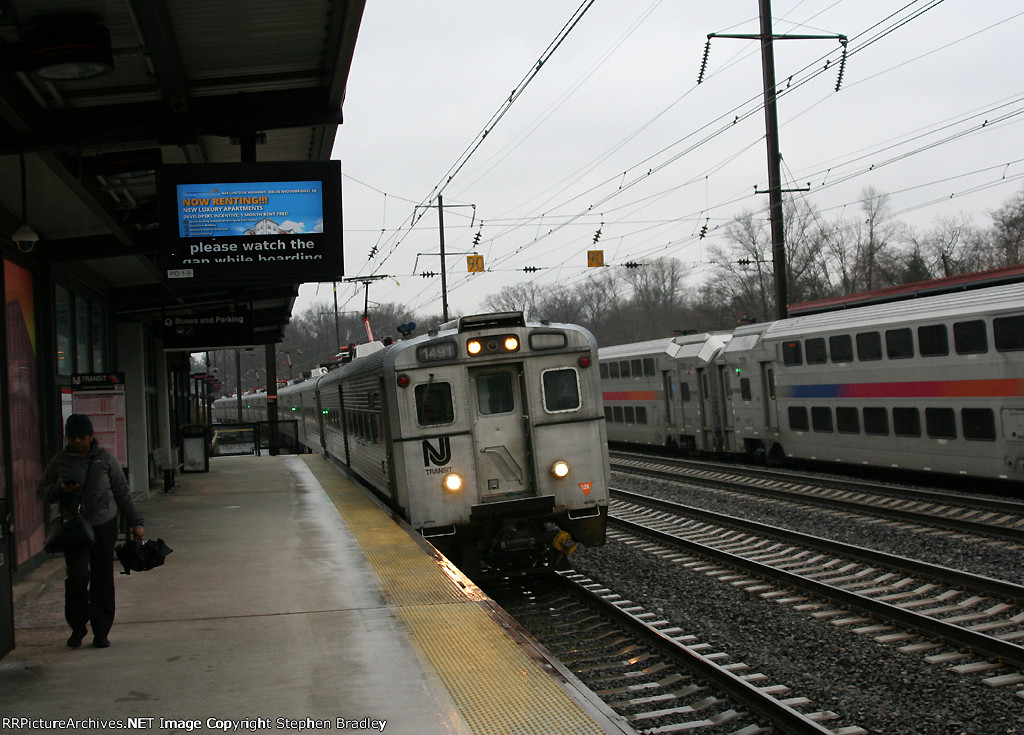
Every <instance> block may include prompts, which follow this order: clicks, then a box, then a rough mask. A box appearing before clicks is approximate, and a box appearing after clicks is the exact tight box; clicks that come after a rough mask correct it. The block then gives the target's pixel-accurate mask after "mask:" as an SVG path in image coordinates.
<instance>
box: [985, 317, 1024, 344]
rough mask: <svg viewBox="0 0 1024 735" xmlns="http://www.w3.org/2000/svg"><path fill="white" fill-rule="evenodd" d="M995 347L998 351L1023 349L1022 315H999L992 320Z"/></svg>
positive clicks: (1023, 324)
mask: <svg viewBox="0 0 1024 735" xmlns="http://www.w3.org/2000/svg"><path fill="white" fill-rule="evenodd" d="M992 333H993V337H994V338H995V342H996V349H997V350H999V351H1000V352H1013V351H1014V350H1024V316H1001V317H996V318H995V319H993V320H992Z"/></svg>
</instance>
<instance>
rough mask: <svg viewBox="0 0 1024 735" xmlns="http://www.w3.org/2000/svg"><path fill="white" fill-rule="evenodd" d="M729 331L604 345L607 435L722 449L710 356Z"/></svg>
mask: <svg viewBox="0 0 1024 735" xmlns="http://www.w3.org/2000/svg"><path fill="white" fill-rule="evenodd" d="M728 342H729V335H728V334H714V335H712V334H706V333H701V334H689V335H683V336H679V337H673V338H670V339H669V338H666V339H660V340H652V341H650V342H640V343H637V344H631V345H617V346H614V347H602V348H601V350H600V352H599V361H600V371H601V382H602V385H603V386H604V406H605V408H604V412H605V421H606V423H607V425H608V439H609V440H610V441H615V442H625V443H633V444H648V445H651V444H653V445H664V446H668V447H673V448H678V449H681V450H684V451H688V452H712V451H718V450H720V449H721V437H722V427H721V422H722V416H723V412H722V411H721V410H720V408H719V406H720V404H721V403H722V401H723V398H724V396H723V393H722V388H721V381H720V378H719V374H718V372H717V369H716V367H715V365H714V360H715V358H716V357H717V356H718V354H719V353H720V352H721V350H722V348H723V347H725V345H726V344H728Z"/></svg>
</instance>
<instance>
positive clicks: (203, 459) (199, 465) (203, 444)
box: [181, 424, 210, 472]
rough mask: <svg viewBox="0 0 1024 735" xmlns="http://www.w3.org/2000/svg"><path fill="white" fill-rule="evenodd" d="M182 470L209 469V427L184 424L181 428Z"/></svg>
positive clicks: (199, 470)
mask: <svg viewBox="0 0 1024 735" xmlns="http://www.w3.org/2000/svg"><path fill="white" fill-rule="evenodd" d="M181 454H182V468H181V471H182V472H209V471H210V427H208V426H206V425H205V424H185V426H183V427H182V428H181Z"/></svg>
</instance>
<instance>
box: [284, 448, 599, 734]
mask: <svg viewBox="0 0 1024 735" xmlns="http://www.w3.org/2000/svg"><path fill="white" fill-rule="evenodd" d="M302 459H303V461H305V463H306V464H307V466H308V467H309V469H310V470H311V471H312V473H313V475H314V476H315V477H316V479H317V481H318V482H319V483H320V485H321V486H322V487H323V488H324V490H325V491H326V492H327V495H328V497H330V499H331V501H332V502H333V503H334V505H335V507H336V508H337V509H338V512H339V513H340V514H341V517H342V519H343V520H344V521H345V523H346V525H348V527H349V529H351V531H352V534H353V535H354V536H355V538H356V540H357V541H358V542H359V545H360V546H361V547H362V549H363V552H364V553H365V554H366V556H367V558H368V559H369V561H370V564H371V565H372V566H373V569H374V571H375V572H376V573H377V575H378V577H379V578H380V580H381V584H382V585H383V587H384V591H385V593H386V595H387V597H388V598H389V601H390V602H391V604H392V605H393V606H394V607H395V612H396V616H397V617H398V618H399V619H400V620H401V621H402V622H403V623H404V624H405V626H406V628H407V630H408V632H409V636H410V639H411V640H412V642H413V645H414V646H416V647H417V649H418V650H419V651H421V652H422V653H423V655H424V657H425V658H426V659H427V661H428V662H429V664H430V666H432V667H433V669H434V671H435V672H436V674H437V677H438V679H440V681H441V682H442V683H443V684H444V686H445V687H446V688H447V689H448V693H449V695H450V696H451V699H452V701H453V702H454V703H455V705H456V706H457V707H458V708H459V711H460V712H461V713H462V716H463V718H464V719H465V721H466V722H467V723H468V724H469V726H470V727H471V728H472V730H473V732H474V733H477V734H478V735H513V734H514V735H532V734H533V733H536V734H537V735H550V733H560V734H564V735H575V734H577V733H579V734H580V735H583V734H587V735H590V734H594V735H597V734H599V733H603V732H604V730H603V729H601V728H600V727H599V726H598V725H597V724H596V723H595V722H594V721H593V720H592V719H590V718H589V717H588V716H587V715H586V713H585V712H584V711H583V710H582V708H581V707H580V706H579V705H578V704H577V703H576V702H575V701H573V700H572V698H570V697H569V696H568V695H567V694H566V693H565V692H564V691H563V690H562V689H560V688H559V686H558V685H557V684H556V683H555V682H554V681H552V680H551V678H550V677H548V675H547V674H545V673H544V672H543V671H541V669H540V668H539V667H538V666H537V665H536V664H535V663H534V662H533V661H532V660H531V659H530V658H529V657H528V656H527V655H526V654H525V653H523V651H522V650H520V648H519V646H518V645H517V644H516V643H515V642H514V641H512V640H511V639H510V638H509V637H508V636H507V635H506V634H505V633H504V632H503V631H502V630H501V629H500V628H499V627H498V626H497V625H496V624H495V623H494V621H493V620H492V619H491V618H490V617H489V616H488V615H487V614H486V612H484V610H482V609H481V608H480V606H479V605H477V604H476V603H475V602H473V601H471V600H470V599H469V598H467V597H466V595H465V594H464V593H463V592H462V590H461V588H460V587H459V586H458V585H457V584H456V583H455V582H454V581H453V580H452V579H451V578H450V577H449V576H448V575H446V574H445V573H444V572H443V571H442V570H441V569H440V568H439V567H438V566H437V564H436V563H435V562H434V561H433V560H432V559H430V557H428V556H427V555H426V554H424V553H423V550H422V549H421V548H420V547H419V546H417V545H416V543H415V542H414V541H413V540H412V539H411V538H409V536H408V535H406V533H405V532H404V531H403V530H402V529H401V528H400V527H399V526H398V525H396V524H395V523H394V522H393V521H392V520H391V519H390V518H389V517H388V516H387V514H385V513H384V512H382V511H381V510H380V508H378V507H377V506H376V505H375V504H374V503H373V501H371V500H370V499H369V498H368V497H366V495H365V494H364V493H363V492H362V491H361V490H360V489H359V488H357V487H355V486H354V485H353V484H352V483H351V482H349V481H348V480H347V479H346V478H345V477H343V476H342V475H341V474H340V473H339V472H338V470H336V469H335V468H334V467H332V466H331V464H330V463H329V462H327V460H326V459H324V458H323V457H318V456H311V455H303V456H302Z"/></svg>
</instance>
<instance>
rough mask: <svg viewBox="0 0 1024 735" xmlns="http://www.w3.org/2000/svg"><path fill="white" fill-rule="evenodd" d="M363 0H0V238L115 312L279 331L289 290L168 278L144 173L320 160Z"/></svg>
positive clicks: (260, 333) (264, 333) (263, 334)
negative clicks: (241, 308)
mask: <svg viewBox="0 0 1024 735" xmlns="http://www.w3.org/2000/svg"><path fill="white" fill-rule="evenodd" d="M364 4H365V0H289V2H281V1H280V0H246V2H225V1H223V0H221V1H219V2H216V1H215V2H211V0H0V235H4V236H6V237H7V238H8V239H10V240H12V241H16V240H17V238H16V237H14V234H15V233H16V232H17V231H18V230H19V228H21V227H23V226H26V225H27V226H28V227H30V228H31V230H32V231H34V232H35V233H36V234H37V235H38V238H39V239H38V242H37V243H36V244H35V246H34V248H33V249H32V251H31V254H30V255H29V256H27V257H29V258H32V259H36V260H37V261H38V262H39V263H40V264H49V265H51V266H52V267H53V269H54V270H55V271H57V272H59V273H60V274H63V275H66V276H70V277H72V278H75V279H78V280H80V281H81V282H83V283H86V284H88V285H90V286H94V287H96V288H98V289H99V290H101V291H102V292H104V293H106V294H109V295H110V297H111V298H112V299H113V300H114V302H115V303H116V304H117V307H118V313H119V314H136V315H139V316H140V318H147V315H150V316H151V317H152V318H153V319H156V318H159V317H160V315H161V313H163V312H164V311H165V310H168V309H169V310H174V309H175V308H181V307H186V306H188V307H201V306H210V307H213V308H218V307H219V306H220V305H228V304H237V303H249V302H251V303H252V305H253V308H254V313H253V321H254V326H255V331H256V335H255V340H254V344H265V343H270V342H278V341H280V339H281V337H282V335H283V331H284V327H285V325H286V324H287V323H288V321H289V319H290V317H291V310H292V307H293V304H294V301H295V297H296V295H297V293H298V286H297V284H282V283H280V282H277V283H275V282H273V281H249V282H242V283H238V284H235V285H225V284H216V283H215V284H211V285H206V286H202V287H198V288H195V289H190V290H189V291H187V292H181V291H180V290H175V289H172V288H171V287H170V286H168V285H167V283H166V281H165V279H163V278H162V273H161V268H160V263H159V241H158V227H159V222H158V221H157V215H156V212H157V205H156V175H155V170H156V168H157V167H158V166H159V165H161V164H188V163H230V162H238V161H241V160H242V157H243V150H245V151H247V152H248V153H249V155H252V150H253V144H255V159H256V160H257V161H260V162H263V161H323V160H328V159H329V158H330V157H331V150H332V147H333V145H334V139H335V133H336V132H337V127H338V125H339V124H340V123H341V122H342V103H343V102H344V99H345V89H346V84H347V81H348V75H349V69H350V66H351V62H352V56H353V52H354V48H355V42H356V36H357V34H358V31H359V24H360V21H361V18H362V13H363V7H364ZM108 39H109V40H108ZM27 247H28V245H27V244H26V245H25V246H23V249H27Z"/></svg>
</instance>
